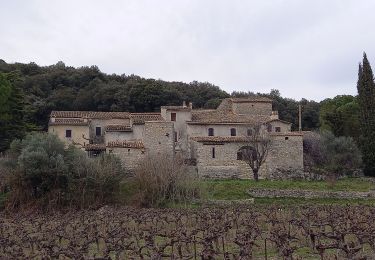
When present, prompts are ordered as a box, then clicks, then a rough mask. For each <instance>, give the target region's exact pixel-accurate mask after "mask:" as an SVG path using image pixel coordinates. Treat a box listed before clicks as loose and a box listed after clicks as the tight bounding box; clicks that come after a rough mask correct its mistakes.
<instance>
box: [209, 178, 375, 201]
mask: <svg viewBox="0 0 375 260" xmlns="http://www.w3.org/2000/svg"><path fill="white" fill-rule="evenodd" d="M202 186H203V187H204V189H205V190H206V192H207V195H208V198H210V199H218V200H232V199H246V198H249V195H248V194H247V193H246V192H247V190H249V189H250V188H267V189H302V190H328V191H369V190H371V189H375V184H374V183H372V182H370V181H367V180H364V179H360V178H346V179H342V180H338V181H337V183H336V184H335V185H334V186H330V185H328V183H327V182H326V181H269V180H259V181H258V182H256V181H254V180H207V181H204V182H202Z"/></svg>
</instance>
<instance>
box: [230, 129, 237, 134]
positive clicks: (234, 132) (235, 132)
mask: <svg viewBox="0 0 375 260" xmlns="http://www.w3.org/2000/svg"><path fill="white" fill-rule="evenodd" d="M236 135H237V131H236V128H231V129H230V136H236Z"/></svg>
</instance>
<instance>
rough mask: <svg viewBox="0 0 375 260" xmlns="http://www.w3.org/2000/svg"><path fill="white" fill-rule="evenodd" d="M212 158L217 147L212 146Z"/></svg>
mask: <svg viewBox="0 0 375 260" xmlns="http://www.w3.org/2000/svg"><path fill="white" fill-rule="evenodd" d="M212 158H215V147H212Z"/></svg>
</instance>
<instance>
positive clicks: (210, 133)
mask: <svg viewBox="0 0 375 260" xmlns="http://www.w3.org/2000/svg"><path fill="white" fill-rule="evenodd" d="M208 136H214V129H213V128H208Z"/></svg>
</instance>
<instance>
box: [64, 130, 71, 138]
mask: <svg viewBox="0 0 375 260" xmlns="http://www.w3.org/2000/svg"><path fill="white" fill-rule="evenodd" d="M65 137H66V138H71V137H72V130H66V131H65Z"/></svg>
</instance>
